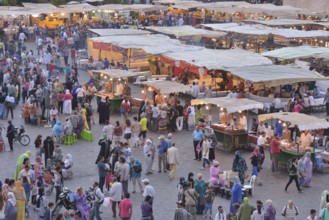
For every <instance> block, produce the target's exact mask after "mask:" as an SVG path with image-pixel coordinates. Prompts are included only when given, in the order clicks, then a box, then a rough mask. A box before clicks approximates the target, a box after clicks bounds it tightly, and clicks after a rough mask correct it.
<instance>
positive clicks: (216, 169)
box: [209, 160, 225, 187]
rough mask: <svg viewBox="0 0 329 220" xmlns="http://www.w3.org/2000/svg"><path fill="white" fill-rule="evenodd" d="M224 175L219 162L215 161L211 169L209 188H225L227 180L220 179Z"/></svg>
mask: <svg viewBox="0 0 329 220" xmlns="http://www.w3.org/2000/svg"><path fill="white" fill-rule="evenodd" d="M221 173H223V171H222V169H221V168H220V166H219V162H218V161H217V160H214V161H213V162H212V166H211V167H210V181H209V186H210V187H213V186H215V185H217V184H219V185H221V186H224V184H225V180H224V179H223V178H219V175H220V174H221Z"/></svg>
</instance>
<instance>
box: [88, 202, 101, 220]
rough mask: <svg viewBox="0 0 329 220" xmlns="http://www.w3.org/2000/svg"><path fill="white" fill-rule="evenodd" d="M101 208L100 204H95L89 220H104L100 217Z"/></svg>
mask: <svg viewBox="0 0 329 220" xmlns="http://www.w3.org/2000/svg"><path fill="white" fill-rule="evenodd" d="M100 206H101V205H100V204H99V203H98V202H95V203H94V206H93V209H92V210H91V214H90V219H89V220H94V218H95V217H96V219H97V220H102V218H101V216H100V215H99V207H100Z"/></svg>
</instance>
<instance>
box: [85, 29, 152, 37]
mask: <svg viewBox="0 0 329 220" xmlns="http://www.w3.org/2000/svg"><path fill="white" fill-rule="evenodd" d="M89 31H90V32H92V33H95V34H97V35H98V36H118V35H146V34H150V32H149V31H144V30H138V29H89Z"/></svg>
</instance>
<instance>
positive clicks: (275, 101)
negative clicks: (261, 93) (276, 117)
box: [273, 98, 282, 109]
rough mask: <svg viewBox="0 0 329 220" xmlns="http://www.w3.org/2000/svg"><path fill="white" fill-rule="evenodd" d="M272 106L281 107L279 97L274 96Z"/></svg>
mask: <svg viewBox="0 0 329 220" xmlns="http://www.w3.org/2000/svg"><path fill="white" fill-rule="evenodd" d="M273 106H274V108H276V109H279V108H282V105H281V99H279V98H275V99H274V100H273Z"/></svg>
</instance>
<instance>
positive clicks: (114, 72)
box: [91, 69, 141, 79]
mask: <svg viewBox="0 0 329 220" xmlns="http://www.w3.org/2000/svg"><path fill="white" fill-rule="evenodd" d="M91 72H96V73H100V74H103V75H104V76H107V77H108V79H111V78H112V79H117V78H128V77H135V76H139V75H141V73H138V72H132V71H127V70H119V69H106V70H93V71H91Z"/></svg>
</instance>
